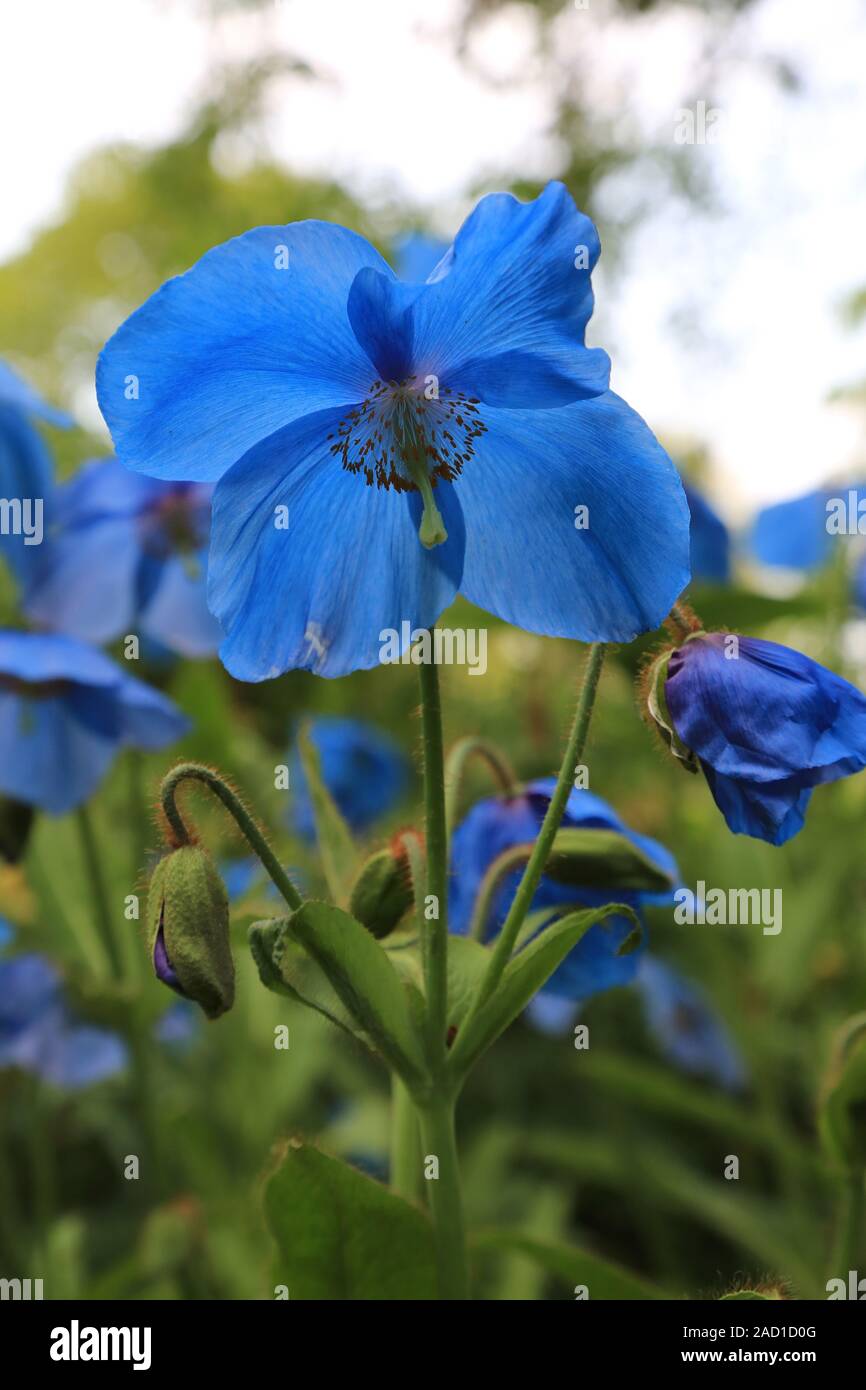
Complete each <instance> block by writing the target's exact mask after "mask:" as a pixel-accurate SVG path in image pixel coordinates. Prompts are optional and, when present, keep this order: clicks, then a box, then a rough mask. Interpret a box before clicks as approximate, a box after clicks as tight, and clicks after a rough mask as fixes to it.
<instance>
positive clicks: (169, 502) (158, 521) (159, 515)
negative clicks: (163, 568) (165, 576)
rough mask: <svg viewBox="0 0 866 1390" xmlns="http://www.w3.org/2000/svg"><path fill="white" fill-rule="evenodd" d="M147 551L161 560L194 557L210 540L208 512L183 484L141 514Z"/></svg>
mask: <svg viewBox="0 0 866 1390" xmlns="http://www.w3.org/2000/svg"><path fill="white" fill-rule="evenodd" d="M142 531H143V542H144V546H145V549H146V550H148V551H150V553H151V554H153V555H155V556H157V557H158V558H159V559H161V560H164V559H167V558H168V556H169V555H177V554H180V555H193V554H195V552H196V551H198V550H200V549H201V547H202V545H203V544H204V543H205V541H206V539H207V508H206V507H205V506H203V505H202V503H201V501H200V499H199V498H198V497H196V495H195V493H194V492H193V490H192V489H191V488H189V487H188V486H186V485H184V484H180V485H179V486H178V487H175V488H172V489H171V491H170V492H167V493H166V494H165V495H164V496H163V497H160V498H159V500H158V501H157V502H154V503H153V504H152V505H151V506H149V507H148V508H147V510H146V511H145V512H144V513H143V514H142Z"/></svg>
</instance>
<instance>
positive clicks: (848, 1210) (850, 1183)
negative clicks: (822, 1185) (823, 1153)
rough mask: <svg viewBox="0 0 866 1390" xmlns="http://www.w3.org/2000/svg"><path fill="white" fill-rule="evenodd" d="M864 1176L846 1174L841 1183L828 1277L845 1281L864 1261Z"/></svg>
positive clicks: (865, 1201) (865, 1208)
mask: <svg viewBox="0 0 866 1390" xmlns="http://www.w3.org/2000/svg"><path fill="white" fill-rule="evenodd" d="M863 1177H864V1175H863V1173H862V1172H856V1173H846V1174H845V1176H844V1177H843V1179H842V1180H841V1183H840V1190H839V1210H838V1216H837V1229H836V1241H835V1245H834V1248H833V1258H832V1266H831V1269H830V1277H831V1278H833V1279H847V1277H848V1271H849V1270H850V1269H856V1270H859V1269H860V1268H861V1267H862V1262H863V1258H864V1245H863V1233H864V1215H866V1193H864V1188H863Z"/></svg>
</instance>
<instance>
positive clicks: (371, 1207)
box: [265, 1142, 436, 1300]
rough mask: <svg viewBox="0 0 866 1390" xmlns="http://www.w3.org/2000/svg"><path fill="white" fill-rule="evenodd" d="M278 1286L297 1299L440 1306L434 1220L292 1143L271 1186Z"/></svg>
mask: <svg viewBox="0 0 866 1390" xmlns="http://www.w3.org/2000/svg"><path fill="white" fill-rule="evenodd" d="M265 1216H266V1219H267V1224H268V1227H269V1229H270V1232H271V1235H272V1236H273V1237H274V1240H275V1241H276V1243H277V1247H278V1253H277V1257H276V1261H275V1263H274V1284H275V1285H285V1287H286V1289H287V1291H288V1296H289V1298H290V1299H291V1300H296V1299H301V1300H313V1299H327V1300H332V1299H358V1300H370V1299H394V1300H405V1299H410V1300H418V1299H424V1300H434V1299H435V1298H436V1268H435V1257H434V1250H433V1235H432V1230H431V1227H430V1222H429V1220H428V1219H427V1217H426V1215H425V1214H424V1213H423V1212H422V1211H421V1210H419V1208H418V1207H414V1206H411V1205H410V1204H409V1203H408V1202H404V1201H403V1199H402V1197H397V1196H396V1195H395V1194H394V1193H393V1192H389V1191H388V1189H387V1188H386V1187H383V1186H382V1185H381V1183H377V1182H374V1181H373V1180H372V1179H371V1178H368V1177H365V1175H364V1174H363V1173H359V1172H358V1170H357V1169H356V1168H351V1167H350V1166H349V1165H348V1164H346V1163H341V1162H339V1160H337V1159H335V1158H329V1157H328V1156H327V1155H326V1154H323V1153H320V1152H319V1150H318V1149H313V1148H309V1147H308V1146H306V1145H302V1144H300V1143H299V1142H292V1143H290V1144H289V1146H288V1148H287V1149H286V1151H285V1154H284V1155H283V1158H282V1162H281V1163H280V1165H279V1167H278V1168H277V1170H276V1172H275V1173H274V1174H273V1175H272V1176H271V1177H270V1178H269V1180H268V1182H267V1184H266V1187H265Z"/></svg>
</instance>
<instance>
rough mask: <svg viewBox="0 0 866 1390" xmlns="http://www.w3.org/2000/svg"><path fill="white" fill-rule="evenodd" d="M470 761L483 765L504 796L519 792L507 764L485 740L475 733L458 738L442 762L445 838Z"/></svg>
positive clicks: (455, 812)
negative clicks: (480, 762) (443, 767)
mask: <svg viewBox="0 0 866 1390" xmlns="http://www.w3.org/2000/svg"><path fill="white" fill-rule="evenodd" d="M472 758H478V759H480V760H481V761H482V762H485V763H487V766H488V767H489V769H490V771H491V772H492V773H493V776H494V778H495V780H496V782H497V783H498V784H499V787H500V788H501V790H502V792H503V794H504V795H505V796H516V795H517V793H518V790H519V786H518V782H517V778H516V777H515V775H514V772H513V770H512V767H511V764H510V763H509V761H508V759H507V758H506V757H505V755H504V754H503V753H501V752H500V751H499V749H498V748H497V747H496V746H495V744H493V743H489V742H488V741H487V739H484V738H478V737H477V736H476V735H475V734H467V735H466V736H465V738H461V739H458V740H457V742H456V743H455V744H454V747H453V748H452V749H451V751H450V753H449V754H448V758H447V760H446V763H445V821H446V824H447V826H448V834H449V835H450V834H451V830H452V828H453V826H454V822H455V821H456V819H457V811H458V809H459V806H460V793H461V791H462V788H463V781H464V778H465V776H466V770H467V768H468V766H469V763H470V761H471V760H472Z"/></svg>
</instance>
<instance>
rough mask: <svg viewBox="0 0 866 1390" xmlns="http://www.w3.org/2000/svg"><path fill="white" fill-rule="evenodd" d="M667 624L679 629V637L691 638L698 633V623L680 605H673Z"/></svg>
mask: <svg viewBox="0 0 866 1390" xmlns="http://www.w3.org/2000/svg"><path fill="white" fill-rule="evenodd" d="M668 621H669V622H671V623H673V625H674V626H675V627H676V628H678V629H679V632H680V636H682V637H693V636H694V634H695V633H696V632H699V631H700V628H701V624H700V622H699V621H698V620H697V619H696V618H695V617H694V616H693V615H692V614H691V613H690V612H689V610H688V609H687V608H686V607H685V605H684V604H682V603H675V604H674V606H673V608H672V609H671V612H670V618H669V620H668Z"/></svg>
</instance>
